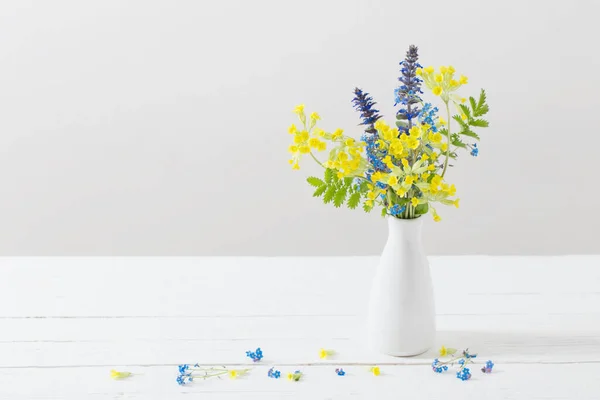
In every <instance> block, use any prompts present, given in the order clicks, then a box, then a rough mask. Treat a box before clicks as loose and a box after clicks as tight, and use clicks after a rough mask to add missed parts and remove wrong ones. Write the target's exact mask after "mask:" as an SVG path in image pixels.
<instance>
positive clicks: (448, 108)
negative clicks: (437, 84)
mask: <svg viewBox="0 0 600 400" xmlns="http://www.w3.org/2000/svg"><path fill="white" fill-rule="evenodd" d="M445 103H446V112H447V114H448V129H446V139H448V147H447V148H446V160H445V161H444V170H443V171H442V178H443V177H444V175H446V169H447V168H448V159H449V158H450V106H449V105H448V102H447V101H446V102H445Z"/></svg>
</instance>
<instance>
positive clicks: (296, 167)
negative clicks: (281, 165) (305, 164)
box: [292, 162, 300, 169]
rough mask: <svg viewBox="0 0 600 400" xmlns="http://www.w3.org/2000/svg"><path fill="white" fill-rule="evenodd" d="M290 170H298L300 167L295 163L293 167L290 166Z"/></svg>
mask: <svg viewBox="0 0 600 400" xmlns="http://www.w3.org/2000/svg"><path fill="white" fill-rule="evenodd" d="M292 169H300V166H299V165H298V163H297V162H295V163H294V165H292Z"/></svg>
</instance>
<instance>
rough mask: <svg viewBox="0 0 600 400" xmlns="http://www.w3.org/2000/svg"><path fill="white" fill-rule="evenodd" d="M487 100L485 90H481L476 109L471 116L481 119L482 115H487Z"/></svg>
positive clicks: (488, 108) (488, 109)
mask: <svg viewBox="0 0 600 400" xmlns="http://www.w3.org/2000/svg"><path fill="white" fill-rule="evenodd" d="M486 101H487V98H486V95H485V90H483V89H481V94H480V95H479V102H478V103H477V108H476V109H474V110H473V116H475V117H481V116H482V115H485V114H487V113H488V112H489V111H490V107H489V106H488V105H487V103H486Z"/></svg>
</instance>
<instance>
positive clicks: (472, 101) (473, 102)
mask: <svg viewBox="0 0 600 400" xmlns="http://www.w3.org/2000/svg"><path fill="white" fill-rule="evenodd" d="M469 103H471V109H472V110H473V113H474V112H475V110H477V101H476V100H475V98H474V97H469Z"/></svg>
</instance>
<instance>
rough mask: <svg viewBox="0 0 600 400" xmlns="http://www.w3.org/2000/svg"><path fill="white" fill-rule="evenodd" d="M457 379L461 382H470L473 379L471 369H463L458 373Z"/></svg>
mask: <svg viewBox="0 0 600 400" xmlns="http://www.w3.org/2000/svg"><path fill="white" fill-rule="evenodd" d="M456 377H457V378H458V379H460V380H461V381H466V380H469V379H471V370H470V369H469V368H462V369H461V370H460V371H458V372H457V373H456Z"/></svg>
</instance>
